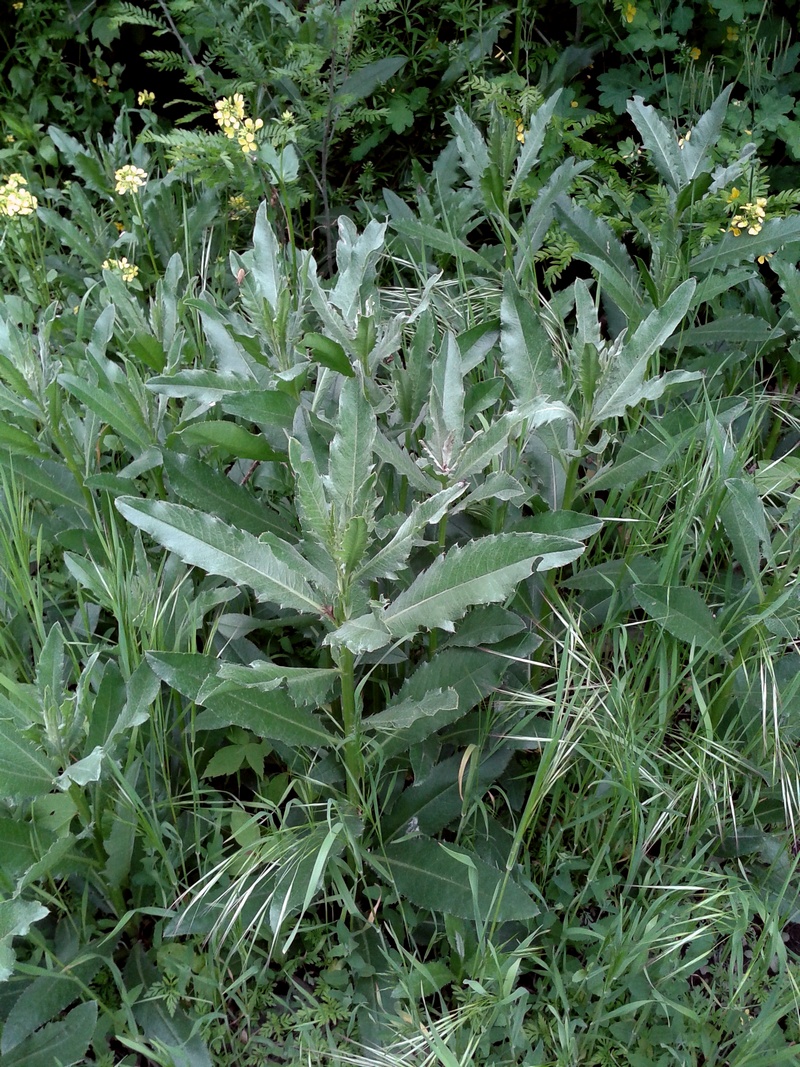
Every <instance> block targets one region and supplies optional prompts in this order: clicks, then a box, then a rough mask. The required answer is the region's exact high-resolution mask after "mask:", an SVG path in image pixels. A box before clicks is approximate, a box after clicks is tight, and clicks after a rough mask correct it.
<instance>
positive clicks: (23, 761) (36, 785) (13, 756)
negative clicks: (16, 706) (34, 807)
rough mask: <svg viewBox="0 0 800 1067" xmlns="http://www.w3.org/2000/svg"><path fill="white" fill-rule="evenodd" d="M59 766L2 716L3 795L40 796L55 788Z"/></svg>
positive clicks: (0, 765)
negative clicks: (54, 764) (54, 780)
mask: <svg viewBox="0 0 800 1067" xmlns="http://www.w3.org/2000/svg"><path fill="white" fill-rule="evenodd" d="M55 774H56V768H55V767H54V766H53V763H52V762H51V760H49V759H48V758H47V756H45V754H44V753H43V752H42V750H41V748H40V747H39V746H38V745H34V744H33V742H32V741H29V740H28V739H27V737H25V736H24V734H23V733H22V732H21V731H20V730H19V729H18V728H17V727H16V726H15V725H14V724H13V723H12V722H9V721H8V720H6V719H0V797H38V796H43V795H44V794H45V793H49V792H50V790H51V789H52V787H53V779H54V778H55Z"/></svg>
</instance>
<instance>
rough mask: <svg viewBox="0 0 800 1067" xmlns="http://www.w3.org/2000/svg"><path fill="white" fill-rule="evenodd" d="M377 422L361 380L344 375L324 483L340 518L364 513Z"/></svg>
mask: <svg viewBox="0 0 800 1067" xmlns="http://www.w3.org/2000/svg"><path fill="white" fill-rule="evenodd" d="M376 433H377V422H376V419H375V412H374V411H373V410H372V405H371V404H370V402H369V401H368V400H367V398H366V397H365V396H364V391H363V388H362V386H361V383H360V382H359V381H358V379H356V378H348V379H347V381H346V382H344V384H343V385H342V390H341V393H340V394H339V422H338V427H337V430H336V434H335V435H334V438H333V441H332V442H331V447H330V460H329V464H328V480H327V482H328V485H329V487H330V494H331V497H332V499H333V501H334V502H335V503H336V504H338V505H339V508H340V521H341V522H345V521H346V520H347V519H349V518H350V517H351V516H353V515H360V514H363V513H364V508H365V506H366V498H367V496H368V494H369V493H370V492H371V486H370V474H371V473H372V467H373V464H372V445H373V442H374V440H375V435H376Z"/></svg>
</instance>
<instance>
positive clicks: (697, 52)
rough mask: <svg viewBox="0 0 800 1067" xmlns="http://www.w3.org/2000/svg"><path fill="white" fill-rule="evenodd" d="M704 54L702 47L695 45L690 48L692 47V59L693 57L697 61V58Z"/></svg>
mask: <svg viewBox="0 0 800 1067" xmlns="http://www.w3.org/2000/svg"><path fill="white" fill-rule="evenodd" d="M702 54H703V53H702V52H701V51H700V49H699V48H696V47H695V48H690V49H689V55H690V56H691V58H692V59H693V60H694V61H695V63H696V62H697V60H698V59H699V58H700V56H701V55H702Z"/></svg>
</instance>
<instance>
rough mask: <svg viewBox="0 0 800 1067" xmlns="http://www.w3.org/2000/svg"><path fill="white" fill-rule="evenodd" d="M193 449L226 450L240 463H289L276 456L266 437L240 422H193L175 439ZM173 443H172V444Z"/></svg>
mask: <svg viewBox="0 0 800 1067" xmlns="http://www.w3.org/2000/svg"><path fill="white" fill-rule="evenodd" d="M174 436H175V437H178V438H180V439H182V440H184V441H187V442H188V443H189V444H190V445H200V446H202V445H212V446H214V447H216V448H220V449H222V451H223V452H224V453H225V455H228V456H236V457H238V458H240V459H256V460H261V461H262V462H265V463H276V462H277V463H280V462H283V461H285V459H286V456H285V454H284V453H281V452H276V451H275V449H274V448H272V447H271V446H270V445H269V444H268V442H267V440H266V439H265V438H264V436H263V435H262V434H253V433H250V432H249V431H248V430H246V429H245V428H244V426H240V425H239V424H238V423H236V422H225V421H223V420H222V419H209V420H206V421H205V422H193V423H190V424H189V425H188V426H185V427H184V428H183V429H182V430H180V431H178V433H177V434H175V435H174ZM172 442H173V439H171V440H170V441H169V442H168V444H169V443H172Z"/></svg>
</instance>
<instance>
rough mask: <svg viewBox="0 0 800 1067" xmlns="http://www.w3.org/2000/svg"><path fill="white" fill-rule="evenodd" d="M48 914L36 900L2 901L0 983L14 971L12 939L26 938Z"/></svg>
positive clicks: (15, 899)
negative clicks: (35, 924) (35, 925)
mask: <svg viewBox="0 0 800 1067" xmlns="http://www.w3.org/2000/svg"><path fill="white" fill-rule="evenodd" d="M47 914H48V912H47V908H45V907H44V906H43V905H41V904H40V903H39V902H38V901H35V900H20V899H19V898H18V897H14V898H12V899H11V900H2V901H0V982H7V981H8V979H9V978H10V977H11V974H12V971H13V966H14V959H15V956H14V950H13V948H12V947H11V941H12V938H15V937H24V936H25V935H26V934H27V933H28V931H29V930H30V928H31V924H32V923H36V922H39V920H40V919H45V918H46V917H47ZM3 1064H4V1065H5V1059H4V1060H3Z"/></svg>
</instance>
